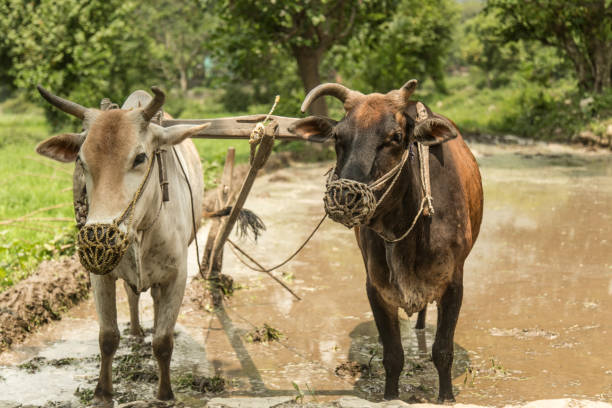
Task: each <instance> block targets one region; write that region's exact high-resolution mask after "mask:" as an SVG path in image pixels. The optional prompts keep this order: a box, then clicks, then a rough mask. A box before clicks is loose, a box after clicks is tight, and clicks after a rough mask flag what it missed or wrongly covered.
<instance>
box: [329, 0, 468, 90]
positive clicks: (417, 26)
mask: <svg viewBox="0 0 612 408" xmlns="http://www.w3.org/2000/svg"><path fill="white" fill-rule="evenodd" d="M457 17H458V9H457V7H456V6H455V3H454V1H451V0H435V1H429V2H423V1H418V0H402V1H401V2H400V4H399V6H398V7H397V10H396V12H395V13H394V14H393V16H392V18H390V19H388V20H386V21H385V22H383V23H382V24H381V25H380V26H379V27H377V29H376V31H375V33H372V32H371V30H369V29H368V30H365V31H363V30H362V31H359V32H358V33H357V35H356V36H354V37H353V38H352V39H351V40H350V41H349V43H348V44H347V45H346V46H345V47H337V48H336V49H335V50H334V53H337V55H338V57H337V60H336V61H335V64H334V65H335V66H337V67H338V68H339V72H340V74H341V76H342V77H343V78H345V79H346V82H347V83H348V84H349V85H351V86H352V87H353V88H355V89H359V90H361V91H365V92H373V91H377V92H386V91H389V90H391V89H396V88H399V87H400V86H402V85H403V84H404V83H405V82H406V81H407V80H409V79H411V78H417V79H419V80H420V81H421V82H423V81H425V80H426V78H432V79H433V81H434V83H435V85H436V88H437V90H438V91H439V92H446V86H445V84H444V63H445V58H446V56H447V54H448V50H449V48H450V45H451V42H452V38H453V31H454V27H455V23H456V21H457Z"/></svg>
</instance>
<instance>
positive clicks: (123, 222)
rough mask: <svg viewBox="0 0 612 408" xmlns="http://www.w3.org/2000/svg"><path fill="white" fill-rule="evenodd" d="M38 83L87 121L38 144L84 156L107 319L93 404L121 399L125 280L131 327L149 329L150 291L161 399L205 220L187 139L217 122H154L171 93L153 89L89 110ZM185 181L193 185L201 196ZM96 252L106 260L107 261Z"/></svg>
mask: <svg viewBox="0 0 612 408" xmlns="http://www.w3.org/2000/svg"><path fill="white" fill-rule="evenodd" d="M38 89H39V91H40V93H41V95H42V96H43V97H44V98H45V99H46V100H47V101H49V102H50V103H51V104H52V105H54V106H56V107H57V108H59V109H61V110H63V111H64V112H66V113H69V114H71V115H74V116H76V117H77V118H79V119H81V120H82V121H83V128H84V131H83V132H82V133H79V134H73V133H70V134H62V135H58V136H54V137H52V138H50V139H47V140H45V141H43V142H42V143H40V144H39V145H38V147H37V148H36V151H37V152H38V153H40V154H42V155H44V156H47V157H49V158H52V159H55V160H59V161H62V162H75V161H77V162H78V163H80V165H82V167H83V172H84V175H85V184H86V189H87V200H88V202H89V213H88V216H87V222H86V223H85V226H84V227H83V228H82V229H81V231H80V233H79V242H78V244H79V255H80V257H81V262H82V263H83V264H84V265H85V266H86V267H88V266H90V267H89V268H88V269H90V271H91V272H92V274H91V284H92V288H93V292H94V298H95V304H96V311H97V313H98V321H99V324H100V333H99V342H100V354H101V362H100V377H99V379H98V384H97V386H96V389H95V392H94V402H95V405H96V406H112V405H113V400H112V397H113V393H112V392H113V385H112V378H111V376H112V370H111V367H112V359H113V356H114V354H115V351H116V350H117V346H118V344H119V329H118V327H117V308H116V301H115V281H116V280H117V279H118V278H121V279H123V280H124V282H125V283H126V285H125V287H126V291H127V292H128V300H129V304H130V320H131V333H132V334H133V335H137V336H142V335H143V332H142V329H141V328H140V324H139V321H138V298H139V294H140V293H141V292H144V291H146V290H148V289H149V288H150V289H151V295H152V297H153V306H154V333H153V354H154V355H155V358H156V359H157V363H158V366H159V384H158V391H157V398H159V399H162V400H168V399H172V398H173V393H172V387H171V385H170V359H171V356H172V349H173V342H174V340H173V331H174V325H175V323H176V319H177V317H178V313H179V307H180V305H181V302H182V299H183V293H184V290H185V283H186V279H187V248H188V245H189V243H190V242H191V241H192V240H193V239H194V237H195V229H197V226H199V217H197V218H196V220H195V221H196V228H195V229H194V225H193V220H192V211H194V214H198V215H199V214H201V213H202V194H201V192H202V191H203V187H204V182H203V178H202V168H201V165H200V158H199V155H198V152H197V150H196V148H195V146H194V144H193V142H192V141H191V140H189V139H187V138H188V137H189V136H192V135H195V134H197V133H198V132H199V131H200V130H202V129H204V128H205V127H207V126H208V125H209V124H204V125H201V126H189V125H177V126H172V127H168V128H162V127H161V126H158V125H156V124H154V123H151V119H152V118H153V116H154V115H155V114H157V112H158V111H159V110H160V108H161V107H162V104H163V103H164V98H165V97H164V94H163V92H162V91H161V90H159V89H158V88H155V87H154V88H152V90H153V92H154V94H155V97H154V98H151V96H150V95H148V94H146V93H145V92H142V91H137V92H135V93H134V94H132V96H131V97H130V98H128V100H127V101H126V103H125V104H124V106H123V107H122V109H114V110H108V111H100V110H97V109H87V108H84V107H82V106H80V105H78V104H76V103H74V102H70V101H67V100H65V99H62V98H59V97H57V96H55V95H52V94H51V93H49V92H48V91H46V90H45V89H43V88H42V87H39V88H38ZM140 106H144V107H142V108H141V107H140ZM159 149H166V150H167V152H166V156H167V157H166V170H167V179H168V182H169V189H170V194H169V195H170V197H169V198H170V199H169V201H164V200H163V198H162V197H163V193H162V188H161V187H160V183H159V182H157V172H158V169H157V168H156V167H158V166H159V162H158V161H157V160H156V158H155V157H156V155H155V152H156V151H158V150H159ZM183 170H184V172H183ZM185 178H187V180H185ZM186 181H188V182H189V183H190V184H191V188H192V189H193V191H194V194H193V197H191V196H190V192H189V188H188V185H187V182H186ZM98 235H100V236H104V238H105V239H106V240H105V241H104V245H103V246H101V247H99V248H97V249H95V248H94V247H93V246H92V245H91V243H90V241H96V240H97V239H98V238H100V237H99V236H98ZM122 236H123V237H125V238H126V240H124V241H122V240H121V239H120V237H122ZM96 242H97V241H96ZM117 254H119V255H118V256H117ZM124 254H125V255H124ZM92 259H93V260H94V261H96V260H99V261H100V262H99V264H100V265H99V266H100V268H97V267H95V266H96V265H98V263H96V262H92ZM92 265H93V266H94V267H93V268H92V267H91V266H92Z"/></svg>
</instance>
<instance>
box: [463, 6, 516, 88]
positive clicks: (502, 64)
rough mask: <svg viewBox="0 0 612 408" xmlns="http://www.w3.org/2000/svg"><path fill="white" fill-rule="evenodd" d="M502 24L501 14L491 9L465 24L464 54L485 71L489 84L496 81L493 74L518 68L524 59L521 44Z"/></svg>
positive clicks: (465, 58) (497, 76)
mask: <svg viewBox="0 0 612 408" xmlns="http://www.w3.org/2000/svg"><path fill="white" fill-rule="evenodd" d="M500 25H501V23H500V20H499V18H498V16H496V15H495V13H493V12H490V13H487V14H485V13H479V14H477V15H476V16H474V17H473V18H470V19H469V20H467V21H466V22H465V23H464V24H463V26H462V30H463V32H462V36H461V38H462V41H461V44H460V53H461V58H462V60H463V61H465V63H467V64H469V65H474V66H476V67H477V68H479V69H480V70H481V71H482V72H483V73H484V76H485V80H486V83H487V87H489V88H491V86H492V85H493V82H494V81H493V77H495V79H499V78H500V77H503V76H504V75H505V74H506V73H508V72H510V71H512V70H514V69H516V68H517V65H518V64H519V62H520V58H519V57H520V56H519V52H520V48H521V47H520V46H521V44H519V42H517V41H512V42H510V41H507V40H506V39H505V38H503V37H502V36H501V35H500V29H499V27H500Z"/></svg>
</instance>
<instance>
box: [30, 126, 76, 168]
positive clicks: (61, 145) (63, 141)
mask: <svg viewBox="0 0 612 408" xmlns="http://www.w3.org/2000/svg"><path fill="white" fill-rule="evenodd" d="M84 141H85V134H83V133H63V134H61V135H57V136H53V137H50V138H49V139H47V140H44V141H42V142H40V143H39V144H38V146H36V153H38V154H40V155H42V156H45V157H48V158H50V159H53V160H57V161H60V162H63V163H70V162H73V161H75V160H76V158H77V155H78V154H79V150H81V145H82V144H83V142H84Z"/></svg>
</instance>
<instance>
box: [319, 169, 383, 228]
mask: <svg viewBox="0 0 612 408" xmlns="http://www.w3.org/2000/svg"><path fill="white" fill-rule="evenodd" d="M323 203H324V205H325V212H326V213H327V215H329V218H331V219H332V220H334V221H336V222H339V223H340V224H342V225H344V226H346V227H348V228H353V227H355V226H357V225H362V224H365V223H367V222H368V220H369V219H370V217H371V216H372V214H373V213H374V210H375V209H376V197H375V196H374V192H373V191H372V189H371V188H370V186H368V185H367V184H364V183H360V182H358V181H354V180H349V179H336V180H331V181H328V183H327V191H326V192H325V196H324V197H323Z"/></svg>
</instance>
